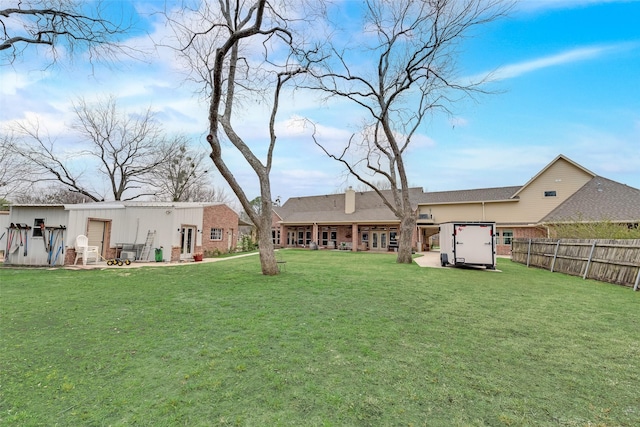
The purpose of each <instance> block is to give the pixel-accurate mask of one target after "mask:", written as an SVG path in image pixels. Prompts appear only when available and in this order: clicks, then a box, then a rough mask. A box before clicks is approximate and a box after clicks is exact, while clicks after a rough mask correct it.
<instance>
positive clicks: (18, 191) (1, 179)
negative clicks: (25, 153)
mask: <svg viewBox="0 0 640 427" xmlns="http://www.w3.org/2000/svg"><path fill="white" fill-rule="evenodd" d="M13 140H14V136H13V134H11V135H0V198H1V199H6V200H13V201H15V200H17V199H18V198H19V197H20V196H21V195H24V194H28V193H29V190H30V189H31V187H32V185H31V184H32V179H31V178H32V177H33V176H34V172H35V171H34V168H33V165H32V164H31V163H26V162H24V161H23V160H22V158H21V157H20V156H19V155H17V154H16V153H15V152H14V151H13V150H12V149H11V147H12V146H13V143H14V141H13Z"/></svg>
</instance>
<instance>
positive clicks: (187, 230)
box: [180, 226, 196, 258]
mask: <svg viewBox="0 0 640 427" xmlns="http://www.w3.org/2000/svg"><path fill="white" fill-rule="evenodd" d="M195 246H196V228H195V227H189V226H184V227H182V230H181V239H180V258H191V257H192V256H193V251H194V249H195Z"/></svg>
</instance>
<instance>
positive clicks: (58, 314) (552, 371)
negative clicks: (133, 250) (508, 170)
mask: <svg viewBox="0 0 640 427" xmlns="http://www.w3.org/2000/svg"><path fill="white" fill-rule="evenodd" d="M284 256H285V258H286V260H287V271H286V272H285V273H283V274H281V275H279V276H277V277H264V276H262V275H261V274H260V268H259V263H258V258H257V256H253V257H245V258H239V259H231V260H225V261H222V262H217V263H198V264H195V265H187V266H179V267H170V268H141V269H124V268H119V267H110V268H109V269H105V270H94V271H69V270H45V269H16V270H13V269H6V268H4V269H0V315H1V318H0V425H3V426H36V425H42V426H53V425H58V426H109V425H112V426H125V425H139V426H178V425H184V426H214V425H240V426H261V427H262V426H288V425H291V426H294V425H295V426H411V425H413V426H422V425H427V426H485V425H486V426H637V425H640V332H639V329H638V325H640V322H639V321H638V320H639V317H640V310H638V307H639V305H638V304H639V303H640V293H634V292H633V291H632V290H631V289H629V288H623V287H619V286H615V285H610V284H604V283H599V282H594V281H583V280H581V279H580V278H576V277H570V276H564V275H562V274H557V273H549V272H546V271H541V270H535V269H527V268H526V267H524V266H522V265H518V264H514V263H511V262H510V261H508V260H502V259H501V260H499V264H498V268H499V269H500V270H502V271H503V272H502V273H494V272H483V271H473V270H462V269H430V268H419V267H418V266H416V265H412V266H407V265H397V264H396V263H395V258H394V256H393V255H386V254H379V255H376V254H369V253H350V252H323V251H296V250H288V251H285V252H284Z"/></svg>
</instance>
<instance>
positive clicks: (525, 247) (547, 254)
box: [511, 238, 640, 291]
mask: <svg viewBox="0 0 640 427" xmlns="http://www.w3.org/2000/svg"><path fill="white" fill-rule="evenodd" d="M511 259H512V260H513V261H515V262H519V263H521V264H526V265H527V267H529V266H533V267H540V268H544V269H547V270H550V271H552V272H553V271H557V272H560V273H566V274H571V275H573V276H582V278H583V279H595V280H600V281H602V282H608V283H616V284H619V285H624V286H632V287H633V290H634V291H637V290H638V285H639V282H640V239H635V240H633V239H628V240H583V239H560V240H558V239H524V238H518V239H513V242H512V249H511Z"/></svg>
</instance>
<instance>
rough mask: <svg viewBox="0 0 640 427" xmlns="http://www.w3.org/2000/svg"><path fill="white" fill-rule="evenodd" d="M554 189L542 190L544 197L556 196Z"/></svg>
mask: <svg viewBox="0 0 640 427" xmlns="http://www.w3.org/2000/svg"><path fill="white" fill-rule="evenodd" d="M556 196H557V194H556V190H550V191H545V192H544V197H556Z"/></svg>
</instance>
